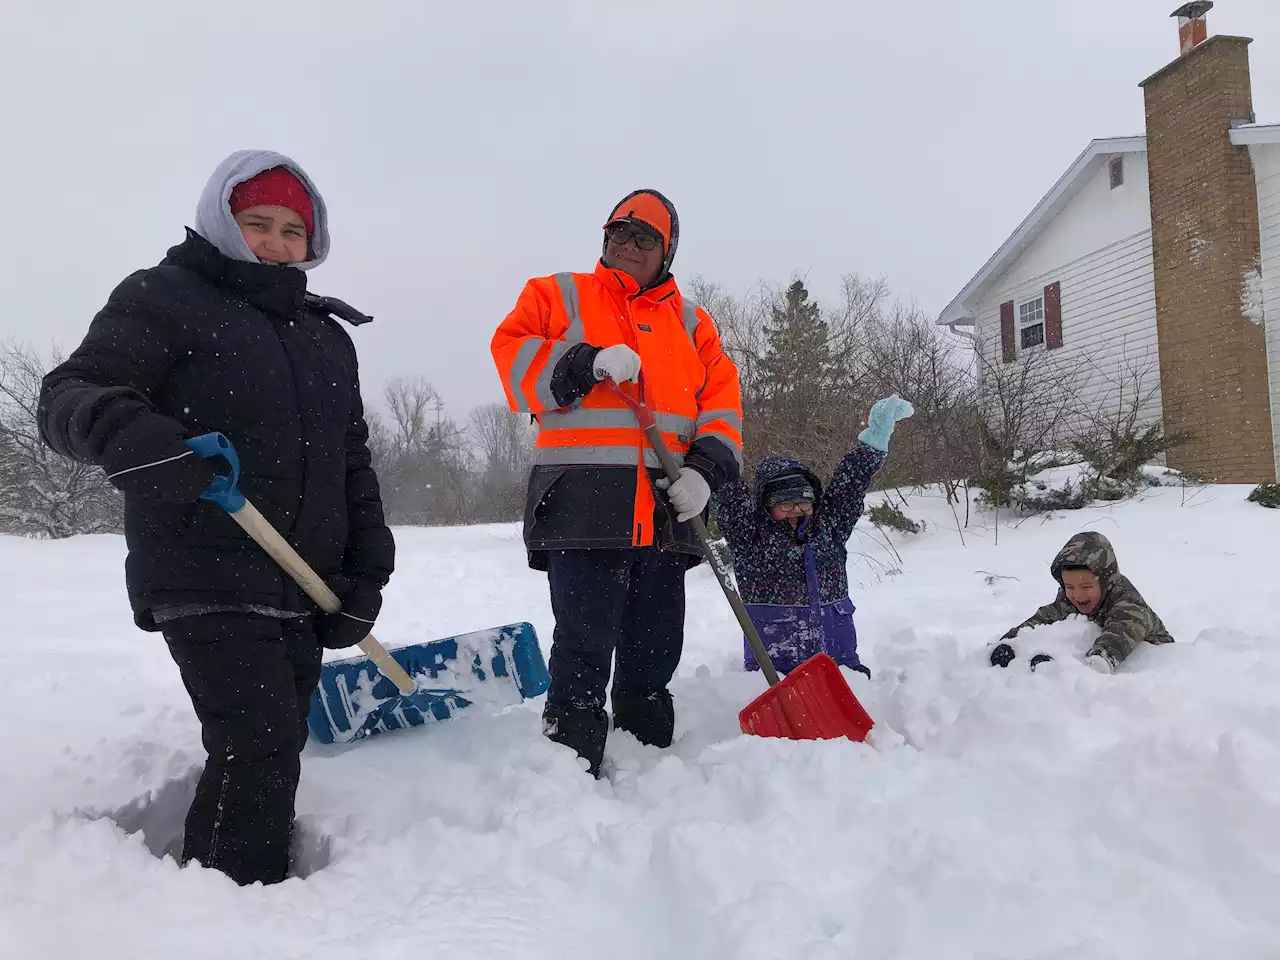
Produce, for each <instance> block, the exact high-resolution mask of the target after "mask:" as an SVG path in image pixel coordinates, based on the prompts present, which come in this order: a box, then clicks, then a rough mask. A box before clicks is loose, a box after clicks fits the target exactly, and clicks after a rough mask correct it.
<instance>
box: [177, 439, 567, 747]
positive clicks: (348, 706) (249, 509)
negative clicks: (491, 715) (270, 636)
mask: <svg viewBox="0 0 1280 960" xmlns="http://www.w3.org/2000/svg"><path fill="white" fill-rule="evenodd" d="M186 444H187V446H188V447H190V448H191V449H192V450H193V451H195V453H196V454H197V455H199V456H201V457H204V458H205V459H209V458H212V457H223V458H224V459H225V460H226V461H227V462H228V463H229V464H230V465H231V472H230V473H229V474H219V475H218V476H217V477H215V478H214V480H213V482H212V483H211V484H210V485H209V489H208V490H206V491H205V492H204V493H202V494H201V495H200V496H201V497H202V498H203V499H205V500H211V501H213V502H214V503H215V504H217V505H218V506H219V507H221V508H222V509H223V510H225V511H226V512H227V513H228V514H230V516H231V519H232V520H234V521H235V522H236V523H237V524H239V526H240V527H241V529H243V530H244V532H245V533H247V534H248V535H249V536H250V537H252V538H253V540H254V541H255V542H256V543H257V544H258V545H259V546H260V547H262V549H263V550H265V551H266V552H267V553H268V554H270V556H271V558H272V559H273V560H275V561H276V563H278V564H279V565H280V567H281V568H282V569H283V570H284V571H285V572H286V573H287V574H289V576H290V577H292V578H293V579H294V581H295V582H296V583H297V584H298V586H299V587H301V588H302V589H303V590H304V591H305V592H306V594H307V596H309V597H310V598H311V599H312V600H314V601H315V602H316V604H317V605H318V606H319V607H320V609H321V610H323V611H324V612H325V613H337V612H338V611H339V610H340V609H341V607H342V603H341V601H339V599H338V597H337V596H336V595H335V594H334V592H333V591H332V590H330V589H329V587H328V585H327V584H326V583H325V582H324V581H323V580H321V579H320V577H319V575H318V574H317V573H316V572H315V571H314V570H312V569H311V567H310V566H309V565H308V564H307V562H306V561H305V560H303V559H302V557H300V556H299V555H298V552H297V551H296V550H294V549H293V547H292V546H290V545H289V543H288V541H286V540H285V539H284V537H282V536H280V534H279V533H278V532H277V531H276V530H275V528H274V527H272V526H271V524H270V523H268V522H267V520H266V518H264V517H263V516H262V514H261V513H259V512H258V509H257V508H256V507H255V506H254V505H253V504H252V503H250V502H249V501H248V500H247V499H245V496H244V494H243V493H241V492H240V490H239V489H238V487H237V483H238V482H239V479H240V458H239V457H238V456H237V455H236V451H235V447H233V446H232V444H231V441H230V440H228V439H227V438H226V437H225V436H223V435H222V434H220V433H206V434H204V435H202V436H199V437H194V438H192V439H190V440H187V441H186ZM358 646H359V647H360V649H361V650H362V651H363V652H364V653H365V656H364V657H351V658H348V659H345V660H336V661H333V662H330V663H326V664H325V665H324V666H323V667H322V669H321V675H320V682H319V684H318V686H317V688H316V691H315V692H314V693H313V694H312V697H311V712H310V713H309V714H308V716H307V726H308V727H309V728H310V730H311V733H312V735H313V736H314V737H315V739H316V740H317V741H319V742H320V743H336V742H347V741H351V740H358V739H360V738H362V737H367V736H369V735H370V734H373V733H379V732H381V731H384V730H394V729H397V728H400V727H411V726H418V725H419V724H423V723H428V722H432V721H439V720H446V719H448V718H449V717H450V716H452V715H453V714H454V713H455V712H456V711H457V710H459V709H463V708H465V707H468V706H470V705H472V704H473V703H484V704H486V705H488V706H490V707H501V706H511V705H514V704H516V703H519V702H520V701H521V700H524V699H526V698H528V697H536V696H538V695H539V694H541V693H544V692H545V691H546V689H547V686H548V685H549V683H550V677H549V675H548V673H547V666H546V663H545V661H544V660H543V657H542V650H541V648H540V647H539V646H538V638H537V634H536V633H535V631H534V629H533V626H532V624H529V623H514V624H507V625H506V626H502V627H497V628H495V629H493V630H483V631H479V632H476V633H470V634H465V635H463V636H458V637H449V638H446V639H444V640H435V641H431V642H429V643H420V644H413V645H410V646H406V647H399V648H397V649H395V650H392V651H389V650H387V649H386V647H384V646H383V645H382V644H380V643H379V642H378V641H377V640H375V639H374V638H373V635H372V634H369V635H368V636H366V637H365V638H364V639H363V640H361V641H360V642H359V644H358ZM415 677H416V678H417V679H416V681H415V679H414V678H415Z"/></svg>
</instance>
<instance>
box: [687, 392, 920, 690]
mask: <svg viewBox="0 0 1280 960" xmlns="http://www.w3.org/2000/svg"><path fill="white" fill-rule="evenodd" d="M912 412H913V410H912V407H911V404H909V403H908V402H907V401H905V400H902V399H900V398H898V397H896V396H894V397H886V398H885V399H883V400H879V401H877V402H876V403H875V405H874V406H872V408H871V413H870V415H869V416H868V417H867V420H868V423H869V426H868V427H867V429H865V430H863V431H862V433H861V434H860V435H859V437H858V444H857V445H856V446H855V447H854V448H853V450H852V451H850V453H849V454H848V455H846V456H845V458H844V459H843V460H841V461H840V464H839V466H837V467H836V469H835V472H834V473H833V474H832V476H831V483H830V484H829V486H828V487H827V489H826V490H825V491H824V490H823V489H822V484H821V483H820V482H819V480H818V477H817V474H815V473H814V472H813V470H812V469H810V468H809V467H808V466H806V465H805V464H803V463H801V462H800V461H799V460H794V459H792V458H790V457H765V458H764V459H763V460H761V461H760V463H759V465H758V466H757V467H756V475H755V483H754V486H753V487H752V488H748V486H747V483H746V481H745V480H741V479H739V480H736V481H734V482H733V483H728V484H725V485H724V486H723V487H721V488H720V490H719V491H718V492H717V493H716V495H715V497H714V498H713V499H712V507H713V509H714V514H713V515H714V517H715V522H716V524H717V526H718V527H719V529H720V532H721V534H722V535H723V536H724V538H725V539H726V540H727V541H728V543H729V548H730V550H731V551H732V552H733V566H734V574H735V577H736V579H737V583H738V589H739V590H740V591H741V594H742V599H743V602H744V603H745V604H746V607H747V612H748V613H749V614H750V616H751V622H752V623H753V624H755V627H756V629H757V630H758V631H759V632H760V639H761V640H762V641H763V642H764V645H765V648H766V649H767V650H768V652H769V658H770V659H771V660H772V661H773V665H774V667H775V668H776V669H777V670H779V671H780V672H782V673H787V672H788V671H791V670H794V669H795V668H796V667H797V666H799V665H800V664H801V663H803V662H804V661H805V660H807V659H809V658H810V657H812V656H814V655H815V654H818V653H824V652H825V653H828V654H830V655H831V657H832V658H833V659H834V660H835V661H836V662H837V663H839V664H841V665H842V666H846V667H849V668H851V669H853V670H858V671H860V672H861V673H864V674H866V675H867V676H868V677H870V676H871V671H870V670H868V669H867V668H866V667H865V666H863V665H862V662H861V661H860V660H859V659H858V637H857V633H856V631H855V630H854V626H853V612H854V605H853V601H852V600H851V599H850V598H849V578H848V572H847V570H846V564H847V562H848V558H849V555H848V551H847V550H846V548H845V544H846V543H847V542H848V540H849V537H850V536H852V535H853V528H854V525H855V524H856V523H857V522H858V519H859V518H860V517H861V516H862V508H863V504H864V502H865V498H866V494H867V489H868V488H869V487H870V486H871V478H872V477H873V476H874V475H875V473H876V471H877V470H879V469H880V468H881V466H883V465H884V462H885V459H886V457H887V455H888V449H889V437H890V435H891V434H892V433H893V426H894V423H895V422H896V421H898V420H901V419H903V418H904V417H909V416H911V414H912ZM743 665H744V666H745V667H746V669H748V670H758V669H759V665H758V664H757V663H756V659H755V655H754V654H753V653H752V652H751V647H750V645H749V644H748V643H747V642H746V639H745V638H743Z"/></svg>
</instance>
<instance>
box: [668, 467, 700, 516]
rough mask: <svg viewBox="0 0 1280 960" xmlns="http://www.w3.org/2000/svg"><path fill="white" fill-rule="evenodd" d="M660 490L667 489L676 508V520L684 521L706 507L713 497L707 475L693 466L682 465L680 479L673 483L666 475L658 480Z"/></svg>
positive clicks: (669, 497)
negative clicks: (704, 475)
mask: <svg viewBox="0 0 1280 960" xmlns="http://www.w3.org/2000/svg"><path fill="white" fill-rule="evenodd" d="M655 486H656V487H657V488H658V489H659V490H666V491H667V499H668V500H670V501H671V506H673V507H675V508H676V520H677V521H678V522H680V523H684V522H685V521H686V520H691V519H692V518H694V517H696V516H697V515H698V514H700V513H702V511H703V510H705V509H706V506H707V501H708V500H710V499H711V487H710V485H709V484H708V483H707V480H706V478H705V477H703V475H702V474H700V473H699V472H698V471H697V470H695V469H693V467H681V468H680V479H679V480H677V481H676V482H675V483H672V482H671V481H670V480H668V479H667V478H666V477H663V478H662V479H661V480H659V481H657V483H656V484H655Z"/></svg>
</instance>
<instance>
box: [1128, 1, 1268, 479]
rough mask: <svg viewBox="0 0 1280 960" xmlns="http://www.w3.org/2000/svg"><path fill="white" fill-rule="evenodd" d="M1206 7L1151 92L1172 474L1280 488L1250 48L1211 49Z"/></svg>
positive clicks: (1184, 28) (1185, 29)
mask: <svg viewBox="0 0 1280 960" xmlns="http://www.w3.org/2000/svg"><path fill="white" fill-rule="evenodd" d="M1211 6H1213V4H1212V3H1209V2H1198V3H1189V4H1187V5H1185V6H1183V7H1180V8H1179V9H1178V10H1177V11H1175V12H1174V15H1175V16H1177V17H1178V18H1179V31H1178V32H1179V37H1180V46H1181V51H1182V52H1181V54H1180V56H1179V57H1178V59H1177V60H1175V61H1173V62H1172V63H1170V64H1168V65H1167V66H1166V67H1164V68H1163V69H1161V70H1160V71H1158V72H1157V73H1155V74H1154V75H1152V76H1151V77H1149V78H1147V79H1146V80H1144V81H1143V82H1142V88H1143V94H1144V98H1145V101H1146V115H1147V161H1148V164H1147V166H1148V177H1149V182H1150V191H1151V233H1152V249H1153V254H1154V260H1155V282H1156V328H1157V335H1158V343H1159V354H1160V384H1161V392H1162V394H1163V402H1164V421H1165V429H1166V431H1168V432H1169V433H1170V434H1174V433H1189V434H1190V435H1191V439H1190V440H1189V441H1188V442H1186V443H1184V444H1183V445H1181V446H1179V447H1177V448H1175V449H1174V450H1172V451H1170V453H1169V465H1170V466H1171V467H1175V468H1177V469H1182V470H1188V471H1191V472H1193V473H1195V474H1197V475H1199V476H1202V477H1205V478H1206V479H1212V480H1217V481H1219V482H1223V483H1260V482H1263V481H1272V480H1274V479H1275V457H1274V454H1273V445H1272V431H1271V404H1270V397H1269V392H1268V379H1267V352H1266V342H1265V331H1264V329H1263V327H1262V326H1261V325H1259V324H1258V323H1255V322H1253V321H1252V320H1250V319H1249V318H1248V317H1246V316H1245V312H1244V311H1245V307H1244V304H1243V298H1242V289H1243V286H1244V283H1245V278H1246V277H1247V276H1249V275H1250V273H1251V271H1253V270H1254V269H1256V267H1257V265H1258V261H1259V254H1260V245H1261V238H1260V233H1259V225H1258V197H1257V183H1256V181H1255V178H1254V172H1253V163H1252V161H1251V159H1250V157H1249V151H1248V148H1247V147H1237V146H1234V145H1233V144H1232V143H1231V137H1230V130H1231V127H1232V126H1233V124H1234V123H1239V122H1246V123H1247V122H1252V120H1253V98H1252V92H1251V90H1250V84H1249V44H1250V43H1251V42H1252V41H1250V40H1249V39H1248V38H1245V37H1230V36H1216V37H1207V27H1206V26H1205V21H1204V14H1205V13H1206V12H1207V11H1208V9H1209V8H1210V7H1211Z"/></svg>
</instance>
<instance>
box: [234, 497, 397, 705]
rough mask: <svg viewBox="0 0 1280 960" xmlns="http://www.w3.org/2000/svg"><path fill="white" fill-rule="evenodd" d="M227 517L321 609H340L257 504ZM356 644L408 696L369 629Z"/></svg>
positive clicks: (394, 665) (334, 597) (246, 505)
mask: <svg viewBox="0 0 1280 960" xmlns="http://www.w3.org/2000/svg"><path fill="white" fill-rule="evenodd" d="M231 519H232V520H234V521H235V522H236V523H238V524H240V527H241V529H243V530H244V532H245V533H247V534H249V536H251V537H252V538H253V539H254V540H255V541H256V542H257V543H258V545H259V546H260V547H262V549H263V550H265V551H267V553H269V554H270V555H271V558H272V559H273V560H275V562H276V563H278V564H280V567H281V568H282V569H283V570H284V572H285V573H287V574H289V576H291V577H292V578H293V579H294V581H295V582H296V583H297V584H298V586H300V587H301V588H302V589H303V590H304V591H305V592H306V594H307V596H309V597H310V598H311V599H312V600H314V601H315V602H316V603H317V604H318V605H319V607H320V609H321V610H323V611H324V612H325V613H337V612H338V611H340V610H341V609H342V602H341V601H340V600H339V599H338V597H337V595H336V594H334V592H333V591H332V590H330V589H329V585H328V584H327V583H325V582H324V581H323V580H321V579H320V577H319V575H318V574H317V573H316V572H315V571H314V570H312V569H311V566H310V564H308V563H307V561H305V560H303V559H302V557H300V556H299V555H298V551H297V550H294V549H293V547H291V546H290V545H289V542H288V541H287V540H285V538H284V537H282V536H280V534H279V533H277V532H276V529H275V527H273V526H271V524H270V523H268V522H267V519H266V518H265V517H264V516H263V515H262V514H261V513H259V512H258V508H257V507H255V506H254V505H253V504H252V503H250V502H249V501H248V500H245V502H244V506H242V507H241V508H240V509H239V510H237V511H236V512H235V513H233V514H231ZM359 647H360V649H361V650H363V651H364V653H365V656H367V657H368V658H369V659H370V660H372V661H373V662H374V664H375V665H376V666H377V668H378V670H379V671H380V672H381V673H382V675H383V676H384V677H386V678H388V679H389V680H390V681H391V682H392V683H394V684H395V685H396V688H397V689H398V690H399V691H400V692H401V693H402V694H404V695H405V696H408V695H409V694H411V693H413V691H414V689H415V685H414V682H413V678H412V677H410V676H409V674H408V673H406V672H405V669H404V667H402V666H400V664H398V663H397V662H396V661H395V658H393V657H392V656H391V654H390V653H388V652H387V648H386V647H384V646H383V645H382V644H380V643H379V642H378V641H377V640H375V639H374V637H373V634H372V633H371V634H369V635H368V636H366V637H365V638H364V639H363V640H361V641H360V643H359Z"/></svg>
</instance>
